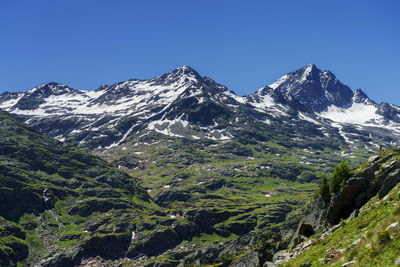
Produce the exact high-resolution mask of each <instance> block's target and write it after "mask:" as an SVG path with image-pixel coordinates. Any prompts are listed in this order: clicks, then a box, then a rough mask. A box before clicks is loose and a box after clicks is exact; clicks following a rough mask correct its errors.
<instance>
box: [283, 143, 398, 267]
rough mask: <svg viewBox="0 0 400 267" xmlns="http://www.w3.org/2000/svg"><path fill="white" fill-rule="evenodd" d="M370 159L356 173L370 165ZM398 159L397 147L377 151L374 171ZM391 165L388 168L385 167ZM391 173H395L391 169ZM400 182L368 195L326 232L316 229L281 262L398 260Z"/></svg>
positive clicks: (334, 263) (394, 262)
mask: <svg viewBox="0 0 400 267" xmlns="http://www.w3.org/2000/svg"><path fill="white" fill-rule="evenodd" d="M373 160H374V159H372V160H371V161H370V162H368V161H367V162H365V163H364V164H362V165H361V166H360V167H359V168H358V169H356V170H355V172H356V173H358V172H360V171H363V170H366V169H367V168H370V167H372V163H371V162H372V161H373ZM399 160H400V150H399V149H386V150H383V151H382V152H380V154H379V159H378V161H377V162H375V163H374V164H375V166H376V167H375V168H376V169H378V166H380V169H379V170H378V171H377V172H376V175H377V176H379V175H386V174H387V173H388V170H390V169H391V171H392V172H393V170H396V169H393V168H398V167H396V166H397V164H398V162H399ZM390 166H391V168H389V167H390ZM394 173H397V172H396V171H394ZM399 207H400V184H397V185H396V186H395V187H394V188H393V189H392V190H390V191H389V193H388V194H387V195H386V196H384V197H383V198H381V199H380V198H379V194H378V195H376V196H374V197H373V198H371V199H370V200H369V201H368V202H367V203H366V204H365V205H364V206H363V207H362V208H361V209H360V210H359V215H358V217H356V218H354V219H347V220H342V221H341V222H340V223H339V224H338V229H337V230H335V231H334V232H333V233H332V234H330V235H321V233H317V234H315V235H313V236H311V237H310V239H309V241H310V242H311V243H310V246H309V248H307V249H306V250H305V251H304V252H303V253H301V254H300V255H299V256H297V257H296V258H294V259H292V260H290V261H288V262H286V263H284V264H282V266H284V267H294V266H301V265H302V264H303V263H305V262H309V263H311V264H312V266H342V265H343V266H347V265H344V264H346V263H348V265H350V266H371V267H372V266H397V265H399V264H400V255H399V251H400V230H399V229H400V208H399Z"/></svg>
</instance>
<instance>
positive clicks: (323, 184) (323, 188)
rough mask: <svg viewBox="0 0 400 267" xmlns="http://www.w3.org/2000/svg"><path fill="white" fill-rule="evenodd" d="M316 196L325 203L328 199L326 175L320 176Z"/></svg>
mask: <svg viewBox="0 0 400 267" xmlns="http://www.w3.org/2000/svg"><path fill="white" fill-rule="evenodd" d="M318 195H320V196H321V198H322V199H323V200H325V201H327V200H328V199H329V184H328V178H327V177H326V175H324V176H322V180H321V184H320V185H319V189H318Z"/></svg>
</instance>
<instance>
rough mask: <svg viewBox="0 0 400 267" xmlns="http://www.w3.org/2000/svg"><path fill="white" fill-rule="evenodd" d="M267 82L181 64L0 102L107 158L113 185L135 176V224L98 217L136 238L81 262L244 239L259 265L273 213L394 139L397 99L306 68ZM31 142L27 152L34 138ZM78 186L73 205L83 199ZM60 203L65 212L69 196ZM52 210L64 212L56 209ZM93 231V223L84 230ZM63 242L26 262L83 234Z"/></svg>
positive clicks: (181, 260) (169, 260)
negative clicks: (236, 88)
mask: <svg viewBox="0 0 400 267" xmlns="http://www.w3.org/2000/svg"><path fill="white" fill-rule="evenodd" d="M278 81H280V82H276V83H274V84H275V85H276V86H275V85H271V86H266V87H263V88H261V89H259V90H257V91H256V92H255V93H254V94H251V95H249V96H246V97H240V96H237V95H235V94H234V93H233V92H232V91H229V89H228V88H226V87H225V86H223V85H220V84H218V83H216V82H215V81H213V80H212V79H210V78H207V77H201V75H200V74H198V73H197V72H196V71H195V70H193V69H192V68H190V67H188V66H183V67H181V68H178V69H176V70H174V71H172V72H171V73H167V74H164V75H162V76H160V77H156V78H153V79H150V80H136V79H132V80H128V81H125V82H121V83H116V84H113V85H104V86H101V87H100V88H98V89H97V90H96V91H84V90H75V89H72V88H69V87H68V86H65V85H61V84H57V83H50V84H44V85H41V86H38V87H36V88H33V89H31V90H29V91H27V92H25V93H4V94H2V95H0V108H1V109H4V110H6V111H8V112H10V113H11V114H13V116H15V117H16V118H18V119H20V120H23V121H25V122H26V123H27V124H28V125H29V126H31V127H33V128H34V129H35V130H36V131H37V132H41V133H44V134H46V135H48V136H50V137H54V138H55V139H57V140H59V141H62V142H64V143H65V145H63V146H64V147H66V148H71V147H70V146H78V147H80V148H83V149H85V150H87V151H89V152H90V153H92V154H95V155H97V156H99V157H101V158H102V159H103V160H107V161H108V162H109V163H110V164H112V165H113V166H114V168H115V169H117V168H118V169H119V171H117V172H118V173H119V172H123V173H124V175H127V176H124V177H125V178H123V179H124V180H123V181H124V182H123V183H126V184H129V182H128V181H137V183H138V188H143V189H144V190H146V193H147V194H148V195H149V196H150V197H151V198H152V200H148V201H144V203H145V206H146V208H143V210H144V211H145V212H144V213H143V214H142V217H138V218H140V221H133V223H126V224H124V226H123V227H122V226H121V227H122V228H118V225H119V224H117V223H116V221H117V220H121V221H122V222H125V221H124V220H125V219H124V218H125V217H123V218H122V217H120V214H122V215H121V216H125V215H126V213H125V211H128V210H129V209H130V208H126V209H125V208H122V209H120V210H121V213H117V215H116V218H115V220H112V221H111V220H110V221H106V219H104V221H101V222H100V221H99V225H105V226H104V227H106V228H107V229H111V228H112V229H114V226H115V227H116V228H115V229H121V230H120V231H123V232H124V233H125V232H126V233H130V234H132V233H131V231H132V230H134V229H136V230H134V231H135V236H136V237H137V238H134V239H133V240H131V241H130V242H129V246H128V247H126V243H124V242H123V243H122V245H116V247H117V248H123V249H122V250H118V251H120V252H121V254H120V255H119V256H117V255H115V254H113V255H108V254H105V253H103V252H102V250H101V249H99V250H97V249H96V251H95V252H93V251H92V252H91V253H88V254H87V255H85V258H84V260H83V261H82V262H85V263H87V264H88V265H90V264H91V263H93V262H92V261H94V262H97V260H98V258H97V259H96V255H97V256H99V257H100V260H99V261H100V262H97V265H100V264H106V265H107V264H108V265H109V264H110V262H111V261H112V262H113V263H116V264H117V263H118V264H122V263H123V264H127V265H129V264H131V265H133V266H146V265H147V264H159V263H163V264H165V265H167V264H169V265H171V266H176V265H179V264H181V265H182V264H183V265H185V264H197V265H201V264H202V265H206V264H217V263H221V262H225V263H226V264H228V263H234V262H236V261H237V260H240V258H241V257H242V256H243V255H242V254H243V251H250V249H249V248H251V247H257V248H258V249H259V251H257V252H254V251H253V252H252V253H253V254H251V255H246V257H247V256H248V257H250V256H255V258H257V259H258V261H265V260H266V259H270V258H271V257H272V256H271V255H265V253H261V251H266V250H270V251H271V252H272V251H275V248H277V247H278V248H285V247H286V246H287V244H286V243H285V242H280V241H279V240H278V239H277V237H278V236H279V233H280V230H281V228H282V224H283V221H284V220H285V218H286V217H287V216H288V214H290V212H292V211H293V210H295V209H296V208H298V207H304V205H305V203H306V201H307V200H308V199H309V197H310V196H311V195H312V194H313V192H314V191H315V189H316V188H317V186H318V182H319V180H320V179H321V177H323V175H324V174H326V173H330V172H332V171H333V169H334V168H335V165H336V164H337V163H339V162H340V161H342V160H346V161H348V162H349V163H350V164H352V165H354V164H359V163H362V162H363V161H364V160H365V159H366V158H368V157H369V156H370V155H371V154H373V153H375V152H376V151H377V150H378V148H379V147H380V146H382V147H387V146H394V145H396V144H398V143H399V127H398V123H397V122H396V117H397V116H398V115H397V114H398V107H396V106H394V105H390V104H385V103H383V104H376V103H375V102H373V101H372V100H370V99H369V98H368V96H367V95H366V94H365V93H363V92H362V91H361V90H356V91H352V90H351V89H349V88H348V87H346V86H345V85H343V84H342V83H340V82H339V81H338V80H337V79H336V78H334V76H333V74H331V73H329V72H327V71H320V70H318V69H317V68H316V67H315V66H313V65H309V66H306V67H304V68H302V69H300V70H298V71H295V72H294V73H289V74H287V75H286V78H284V79H283V78H282V79H279V80H278ZM303 85H304V87H303ZM313 98H315V99H318V101H314V102H313V101H312V99H313ZM317 103H318V104H317ZM323 106H325V109H323V108H322V107H323ZM25 127H26V126H25ZM17 132H18V131H17ZM4 135H6V134H4ZM43 138H45V137H43ZM45 140H50V139H47V138H46V139H45ZM53 142H54V144H59V143H57V142H55V141H53ZM52 144H53V143H51V144H49V146H50V147H51V146H53V145H52ZM59 145H61V144H59ZM54 146H56V145H54ZM31 147H32V150H30V151H35V147H37V144H32V146H31ZM82 153H87V152H82ZM50 155H51V156H52V157H54V158H57V156H56V155H53V154H50ZM25 156H26V158H29V157H28V156H27V155H26V154H25ZM8 157H11V156H10V155H9V156H8ZM71 157H74V156H71ZM77 157H78V159H79V156H77ZM34 158H35V157H34ZM5 161H7V160H6V159H5ZM46 161H50V159H48V158H46ZM78 161H79V160H78ZM61 163H62V162H61ZM61 163H60V164H61ZM104 164H105V163H104ZM61 165H62V164H61ZM57 166H58V165H57ZM73 166H74V167H76V168H79V167H80V166H75V165H73ZM16 168H17V169H18V168H19V167H16ZM110 168H112V167H111V166H110ZM85 177H86V176H85ZM88 177H91V176H88ZM75 178H76V179H77V180H79V179H78V178H80V176H79V177H75ZM92 178H93V177H92ZM94 178H96V177H94ZM88 179H89V178H88ZM111 180H113V179H111ZM103 185H104V184H103V180H101V181H100V185H98V184H97V182H96V183H95V182H93V183H88V186H89V188H90V190H91V191H92V192H93V194H94V195H93V197H95V196H96V195H97V193H96V192H97V191H100V192H102V190H99V189H98V187H99V186H100V188H101V187H103ZM139 185H140V186H139ZM104 186H105V185H104ZM35 188H36V187H35ZM89 188H86V189H87V190H89ZM32 190H33V189H32ZM40 190H42V191H43V190H44V188H39V191H38V192H39V193H40ZM79 190H80V188H79V189H78V193H77V194H78V195H79V197H77V199H78V200H77V201H82V200H84V199H85V197H84V196H82V195H80V194H81V193H80V191H79ZM35 192H36V191H35ZM39 193H38V194H39ZM71 193H72V192H71ZM104 196H105V195H104ZM120 196H121V198H122V199H123V200H124V201H123V202H124V203H125V200H126V201H128V200H131V199H132V198H133V201H134V202H135V200H136V198H135V197H131V196H132V195H131V193H128V192H125V193H123V194H122V193H121V195H120ZM113 201H116V200H113ZM152 201H154V203H153V202H152ZM72 202H73V201H72ZM139 202H141V201H139ZM78 203H80V202H78ZM129 203H130V202H129V201H128V205H129V207H131V206H132V207H133V206H134V204H133V203H131V204H129ZM135 203H136V202H135ZM141 203H143V202H141ZM148 203H150V204H148ZM61 204H62V205H64V206H66V207H69V208H72V206H71V203H69V202H68V203H67V202H61ZM61 204H60V205H61ZM139 204H140V203H138V205H139ZM139 206H140V205H139ZM56 207H58V206H56ZM86 207H87V206H86V204H83V205H82V206H79V207H77V208H76V211H77V212H79V211H80V210H81V209H82V210H83V211H82V212H85V210H87V209H86ZM107 207H108V206H107ZM135 207H136V206H134V207H133V208H132V213H134V214H136V213H135V212H136V209H135ZM53 212H57V214H65V212H64V211H63V210H62V209H58V210H54V211H53ZM63 212H64V213H63ZM129 212H130V211H129ZM129 212H128V213H129ZM46 214H47V213H46ZM106 214H108V213H107V212H105V213H104V212H101V211H99V213H98V215H99V217H102V216H107V215H106ZM113 214H114V212H113ZM0 216H1V215H0ZM68 218H69V217H68ZM126 218H131V217H129V216H128V215H126ZM77 220H79V219H78V218H77ZM99 220H100V219H99ZM132 220H133V219H132ZM72 222H75V224H77V225H79V227H78V228H79V229H84V230H85V229H86V228H84V227H83V226H82V227H81V223H86V219H84V220H83V221H79V222H77V221H73V219H72ZM84 225H86V224H84ZM111 225H113V226H111ZM99 227H100V226H99ZM39 228H40V229H41V228H43V227H42V226H40V227H39ZM99 229H103V227H100V228H99ZM51 231H56V229H52V230H51ZM80 231H81V230H80ZM88 231H89V230H88ZM101 231H102V230H101ZM100 234H103V233H102V232H101V233H100V232H99V233H98V232H96V231H94V233H93V236H98V235H100ZM105 234H111V233H110V232H105ZM90 236H92V235H90ZM124 236H125V235H124ZM272 236H275V237H274V238H271V237H272ZM96 238H98V237H96ZM69 240H77V241H71V242H77V243H78V244H76V245H77V246H72V247H71V250H67V251H66V253H61V251H57V254H56V255H57V256H55V257H54V258H52V257H51V256H50V251H47V252H46V253H48V254H46V253H42V254H43V255H46V256H45V257H44V258H41V259H40V260H37V262H40V261H41V260H43V261H45V262H47V263H48V264H51V263H55V262H57V263H58V262H62V259H65V260H72V259H73V260H76V259H77V257H74V255H75V256H77V255H78V256H81V254H79V253H78V252H79V251H80V250H79V249H77V247H79V244H80V246H84V244H85V242H84V240H85V239H84V238H83V237H82V238H81V237H79V238H77V239H75V237H73V238H71V239H69ZM96 240H97V239H96ZM102 240H103V239H102ZM118 240H119V239H118ZM263 240H264V241H265V240H267V241H268V242H264V241H263ZM54 242H56V241H54ZM96 242H97V241H96ZM271 242H272V243H273V244H274V245H272V243H271ZM277 242H279V244H278V243H277ZM97 244H104V243H97ZM99 246H100V247H101V245H99ZM72 248H73V249H72ZM125 250H126V251H125ZM122 251H125V252H124V254H123V253H122ZM86 256H87V257H86ZM37 258H39V257H37ZM255 258H254V257H253V259H254V260H255ZM104 261H106V262H104ZM82 264H83V263H82ZM238 264H239V263H238ZM238 266H240V265H238ZM242 266H243V264H242ZM244 266H249V265H244ZM250 266H251V265H250ZM254 266H256V265H254Z"/></svg>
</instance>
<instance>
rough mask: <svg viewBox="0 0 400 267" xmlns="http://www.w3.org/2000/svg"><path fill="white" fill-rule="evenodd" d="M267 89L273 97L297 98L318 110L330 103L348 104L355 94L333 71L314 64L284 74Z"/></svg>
mask: <svg viewBox="0 0 400 267" xmlns="http://www.w3.org/2000/svg"><path fill="white" fill-rule="evenodd" d="M268 88H270V89H268ZM265 90H269V92H268V93H269V94H270V95H271V96H273V97H278V96H279V97H281V96H284V97H285V98H286V99H289V100H292V99H294V100H297V101H298V102H300V103H301V104H303V105H304V106H305V107H306V108H308V109H310V110H312V111H317V112H320V111H323V110H326V109H327V108H328V106H330V105H335V106H338V107H342V106H346V105H348V104H350V103H351V101H352V99H351V98H352V96H353V91H352V90H351V89H350V88H349V87H348V86H346V85H344V84H342V83H341V82H340V81H339V80H338V79H336V77H335V75H334V74H333V73H332V72H330V71H326V70H320V69H318V68H317V67H316V66H315V65H314V64H309V65H306V66H304V67H302V68H301V69H298V70H295V71H293V72H290V73H288V74H286V75H284V76H282V77H281V78H280V79H278V80H277V81H276V82H274V83H272V84H270V85H269V86H268V87H266V89H264V91H265Z"/></svg>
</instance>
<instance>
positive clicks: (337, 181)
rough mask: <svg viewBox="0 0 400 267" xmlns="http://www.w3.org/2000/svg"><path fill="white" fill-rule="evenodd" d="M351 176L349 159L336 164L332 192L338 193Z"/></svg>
mask: <svg viewBox="0 0 400 267" xmlns="http://www.w3.org/2000/svg"><path fill="white" fill-rule="evenodd" d="M350 176H351V171H350V166H349V164H348V163H347V161H342V162H340V163H339V164H338V165H336V167H335V170H334V171H333V174H332V178H331V182H330V185H329V190H330V192H331V193H332V194H333V193H336V192H337V191H338V190H339V189H340V188H341V187H342V186H343V185H344V182H345V181H346V180H347V179H348V178H349V177H350Z"/></svg>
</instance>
